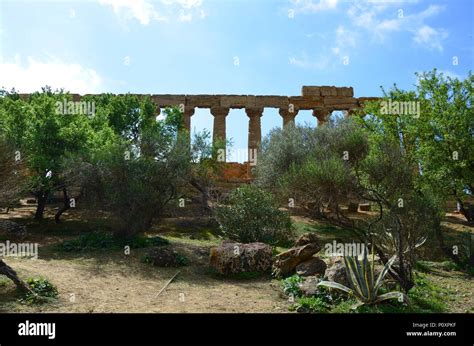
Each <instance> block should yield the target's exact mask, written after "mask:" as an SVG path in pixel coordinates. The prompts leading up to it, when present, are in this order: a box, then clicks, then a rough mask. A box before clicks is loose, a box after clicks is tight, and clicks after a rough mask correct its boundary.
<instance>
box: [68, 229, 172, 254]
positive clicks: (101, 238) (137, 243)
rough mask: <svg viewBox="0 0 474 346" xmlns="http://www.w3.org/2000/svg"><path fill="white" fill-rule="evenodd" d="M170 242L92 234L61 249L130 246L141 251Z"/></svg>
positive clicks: (141, 237)
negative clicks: (141, 249)
mask: <svg viewBox="0 0 474 346" xmlns="http://www.w3.org/2000/svg"><path fill="white" fill-rule="evenodd" d="M168 243H169V242H168V240H166V239H164V238H161V237H145V236H138V235H137V236H134V237H133V238H131V239H122V238H116V237H114V236H113V234H111V233H105V232H91V233H86V234H82V235H80V236H79V237H77V238H75V239H72V240H66V241H64V242H62V243H61V245H60V249H61V250H63V251H66V252H73V251H90V250H100V249H120V248H122V247H124V246H127V245H128V246H130V248H133V249H139V248H144V247H150V246H161V245H167V244H168Z"/></svg>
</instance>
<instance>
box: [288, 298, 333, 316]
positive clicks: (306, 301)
mask: <svg viewBox="0 0 474 346" xmlns="http://www.w3.org/2000/svg"><path fill="white" fill-rule="evenodd" d="M291 310H295V311H296V312H300V313H313V312H329V310H330V306H329V305H328V303H327V302H325V301H324V300H323V299H322V298H321V297H300V298H297V299H296V303H295V304H293V306H292V307H291Z"/></svg>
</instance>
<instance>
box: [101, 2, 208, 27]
mask: <svg viewBox="0 0 474 346" xmlns="http://www.w3.org/2000/svg"><path fill="white" fill-rule="evenodd" d="M99 4H101V5H103V6H107V7H108V6H110V7H111V8H112V10H113V12H114V13H115V15H117V17H118V18H119V19H120V20H122V21H124V22H127V21H129V20H132V19H135V20H137V21H138V22H139V23H140V24H142V25H148V24H150V23H151V22H152V21H168V20H179V21H182V22H190V21H192V20H193V19H194V18H199V19H204V18H205V17H206V12H205V11H204V10H203V9H202V0H160V1H151V0H99Z"/></svg>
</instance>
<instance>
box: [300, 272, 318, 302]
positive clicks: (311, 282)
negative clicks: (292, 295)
mask: <svg viewBox="0 0 474 346" xmlns="http://www.w3.org/2000/svg"><path fill="white" fill-rule="evenodd" d="M319 282H321V279H320V278H318V277H316V276H308V277H305V278H304V280H303V282H302V283H301V284H300V291H301V294H302V295H303V296H304V297H311V296H314V295H315V294H316V293H318V286H317V285H318V283H319Z"/></svg>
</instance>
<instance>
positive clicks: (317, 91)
mask: <svg viewBox="0 0 474 346" xmlns="http://www.w3.org/2000/svg"><path fill="white" fill-rule="evenodd" d="M301 95H302V96H321V87H319V86H308V85H303V87H302V88H301Z"/></svg>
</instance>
